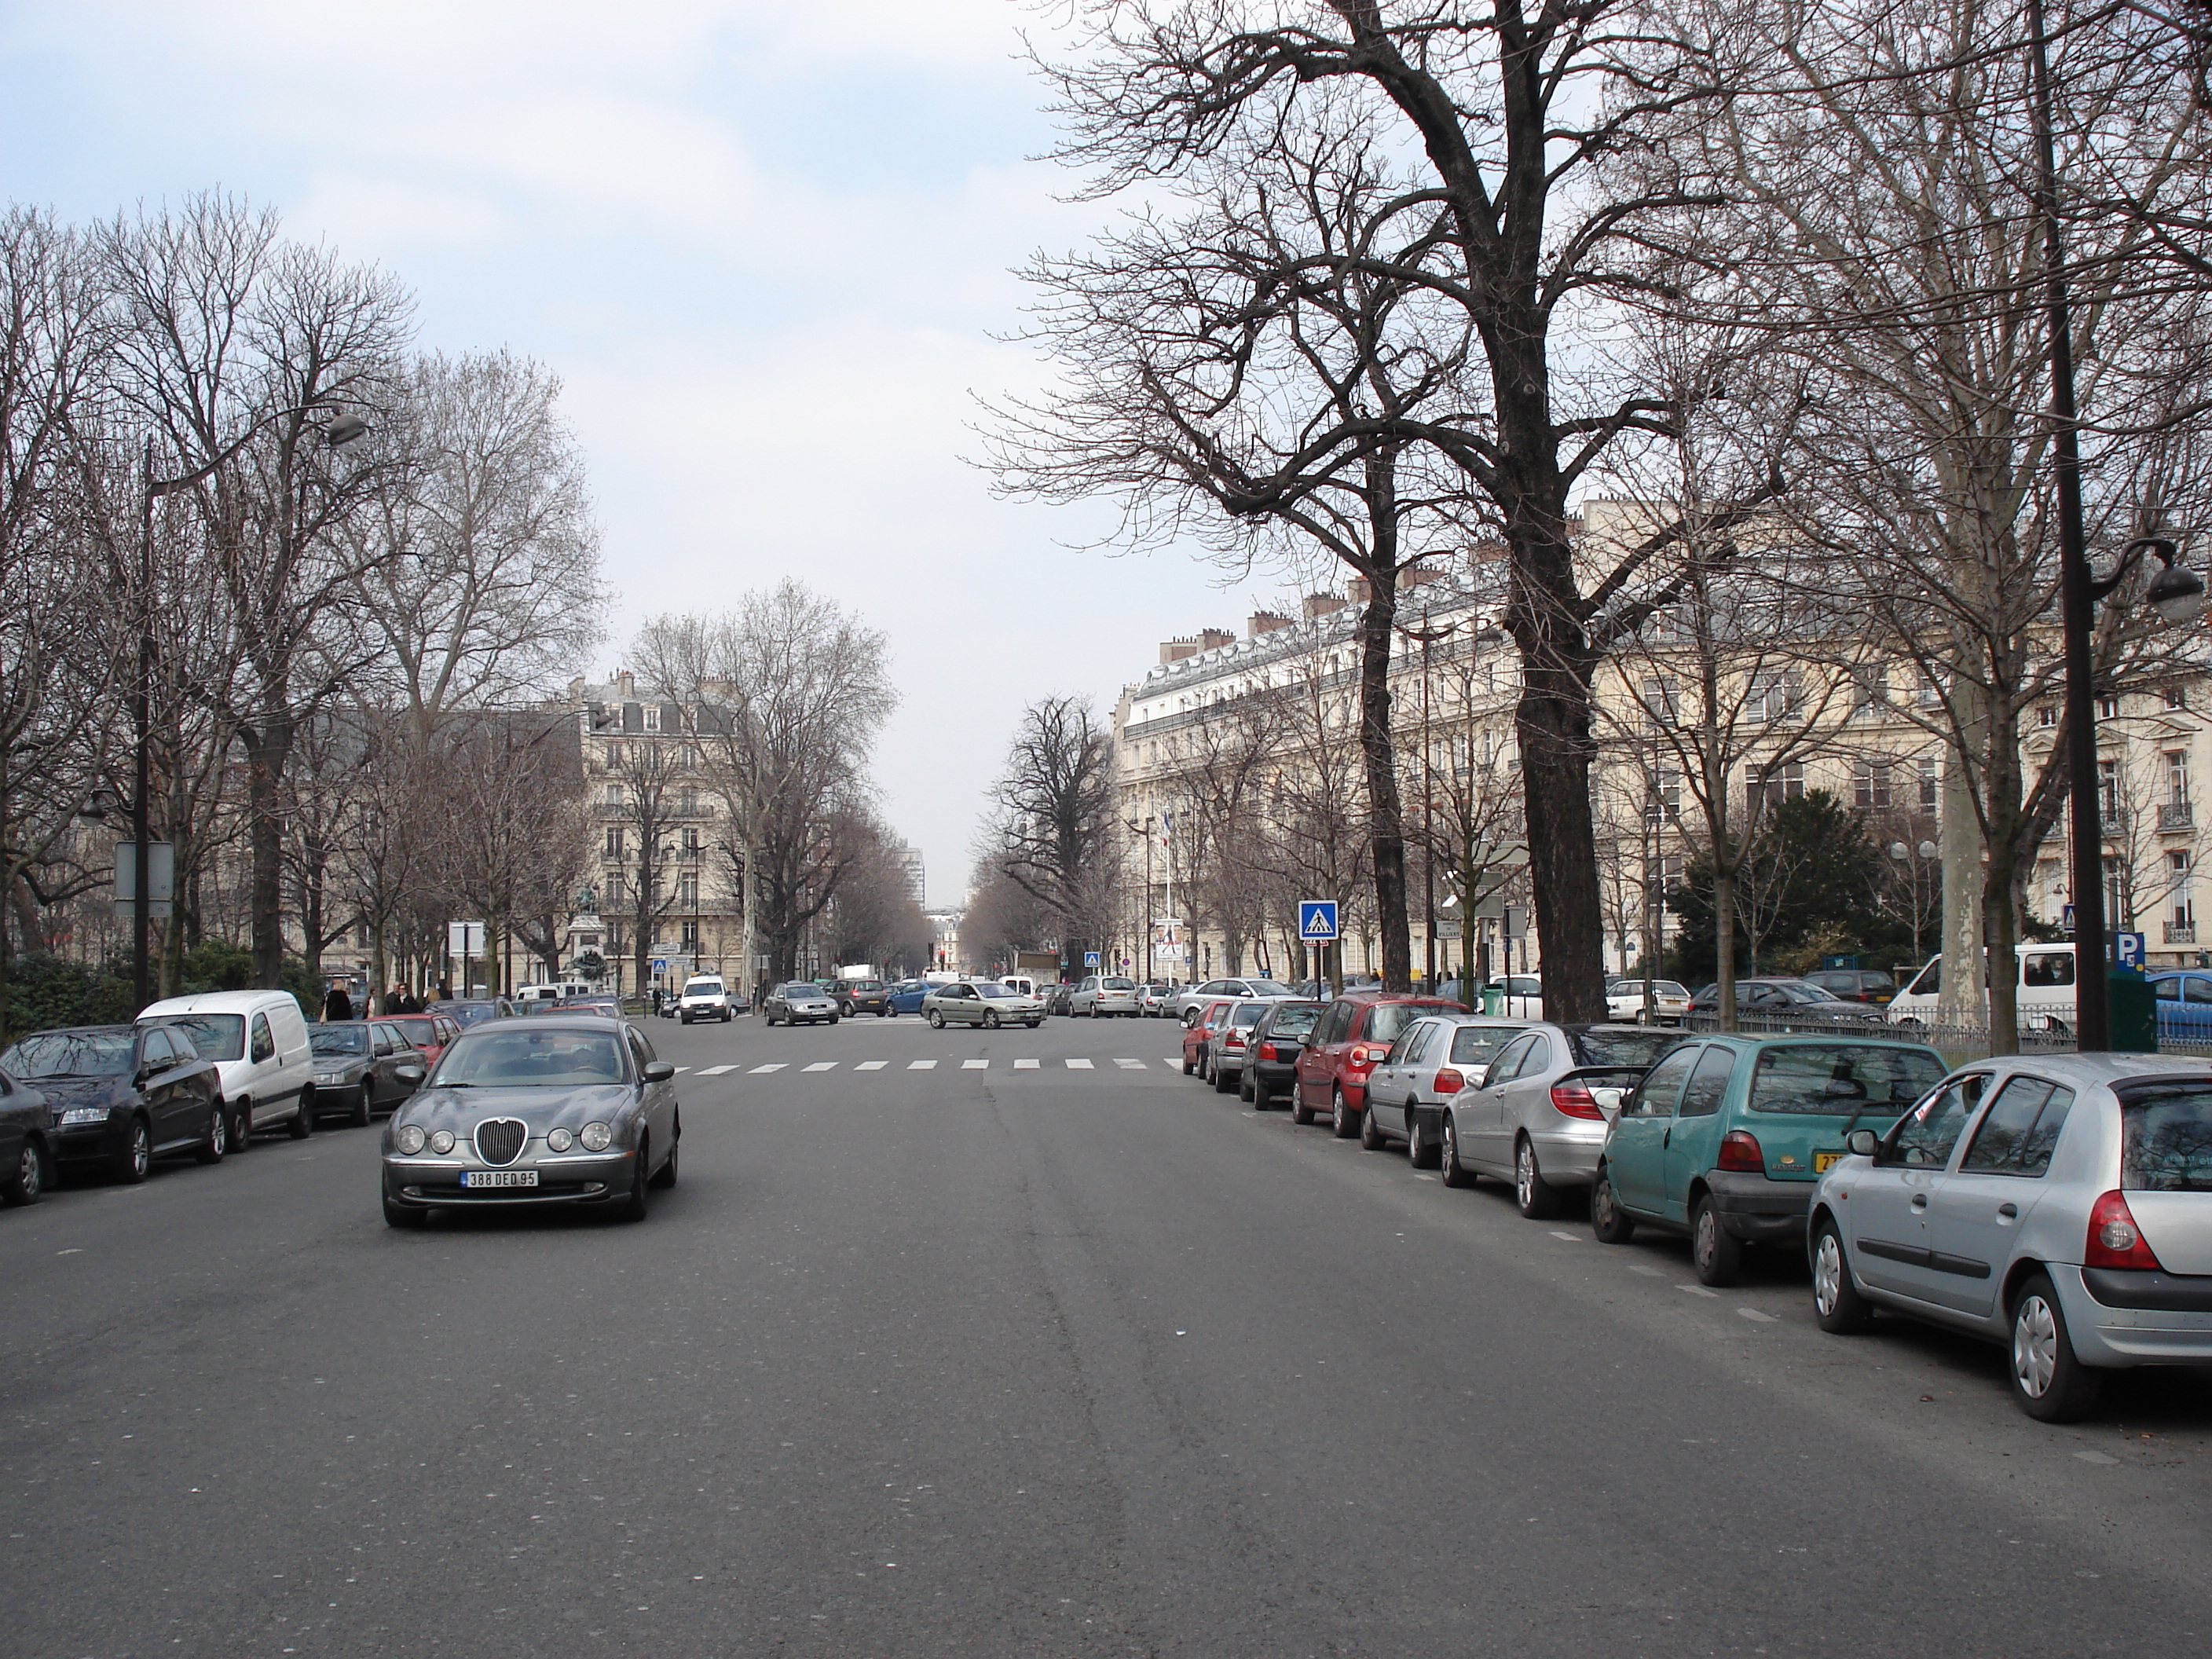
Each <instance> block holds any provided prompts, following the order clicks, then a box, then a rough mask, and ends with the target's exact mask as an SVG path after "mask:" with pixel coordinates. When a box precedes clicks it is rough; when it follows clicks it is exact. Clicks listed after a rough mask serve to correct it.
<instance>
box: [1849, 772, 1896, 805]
mask: <svg viewBox="0 0 2212 1659" xmlns="http://www.w3.org/2000/svg"><path fill="white" fill-rule="evenodd" d="M1851 805H1854V806H1856V807H1857V808H1858V809H1859V810H1860V811H1863V812H1880V811H1887V809H1888V806H1889V763H1888V762H1887V761H1871V760H1857V761H1853V762H1852V763H1851Z"/></svg>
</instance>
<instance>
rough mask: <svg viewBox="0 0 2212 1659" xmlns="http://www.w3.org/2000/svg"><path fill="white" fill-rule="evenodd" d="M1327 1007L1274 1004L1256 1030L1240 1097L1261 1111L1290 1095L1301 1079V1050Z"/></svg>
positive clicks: (1319, 1004)
mask: <svg viewBox="0 0 2212 1659" xmlns="http://www.w3.org/2000/svg"><path fill="white" fill-rule="evenodd" d="M1324 1006H1326V1005H1324V1004H1322V1003H1319V1002H1273V1003H1270V1004H1268V1005H1267V1012H1265V1013H1263V1014H1261V1016H1260V1023H1259V1024H1257V1025H1255V1026H1254V1027H1253V1028H1252V1036H1251V1048H1250V1049H1249V1051H1248V1052H1249V1055H1250V1057H1249V1059H1247V1060H1245V1062H1244V1075H1243V1077H1242V1078H1241V1079H1238V1081H1237V1098H1238V1099H1239V1100H1241V1101H1243V1103H1245V1104H1246V1105H1247V1106H1255V1107H1257V1108H1258V1109H1260V1110H1261V1111H1263V1112H1264V1111H1266V1110H1267V1109H1268V1107H1270V1106H1272V1105H1273V1104H1274V1103H1275V1097H1276V1096H1278V1095H1285V1094H1288V1093H1289V1092H1290V1091H1291V1087H1292V1085H1295V1084H1296V1083H1297V1079H1298V1050H1299V1049H1301V1048H1304V1046H1305V1041H1306V1033H1307V1032H1309V1031H1310V1030H1313V1028H1314V1021H1316V1020H1317V1019H1319V1018H1321V1011H1322V1008H1323V1007H1324Z"/></svg>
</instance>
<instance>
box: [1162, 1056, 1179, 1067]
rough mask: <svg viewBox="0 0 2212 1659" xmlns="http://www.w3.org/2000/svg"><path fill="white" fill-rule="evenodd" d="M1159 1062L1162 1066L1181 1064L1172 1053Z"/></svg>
mask: <svg viewBox="0 0 2212 1659" xmlns="http://www.w3.org/2000/svg"><path fill="white" fill-rule="evenodd" d="M1160 1064H1161V1065H1163V1066H1180V1065H1182V1060H1180V1059H1178V1058H1177V1057H1176V1056H1175V1055H1174V1054H1170V1055H1169V1056H1168V1057H1167V1058H1166V1059H1165V1060H1162V1061H1161V1062H1160Z"/></svg>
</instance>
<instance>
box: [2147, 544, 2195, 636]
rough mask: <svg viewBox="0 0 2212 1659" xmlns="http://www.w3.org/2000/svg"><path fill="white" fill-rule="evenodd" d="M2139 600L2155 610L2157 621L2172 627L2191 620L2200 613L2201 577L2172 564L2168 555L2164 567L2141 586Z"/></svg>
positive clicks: (2193, 620) (2192, 571)
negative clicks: (2141, 591)
mask: <svg viewBox="0 0 2212 1659" xmlns="http://www.w3.org/2000/svg"><path fill="white" fill-rule="evenodd" d="M2161 551H2163V550H2162V549H2161ZM2143 603H2144V604H2145V605H2148V606H2149V607H2150V608H2151V609H2152V610H2153V611H2156V612H2157V613H2158V617H2159V620H2160V621H2161V622H2165V623H2173V624H2175V625H2176V626H2179V625H2180V624H2183V623H2192V622H2195V621H2196V620H2197V617H2201V616H2203V614H2204V603H2205V600H2204V578H2203V577H2202V576H2200V575H2198V574H2197V573H2196V572H2195V571H2194V570H2190V569H2186V568H2184V567H2182V566H2180V565H2178V564H2176V563H2174V562H2172V558H2171V556H2168V558H2167V561H2166V568H2164V569H2163V570H2160V572H2159V573H2158V574H2157V575H2155V576H2154V577H2152V578H2151V580H2150V586H2148V587H2146V588H2145V589H2143Z"/></svg>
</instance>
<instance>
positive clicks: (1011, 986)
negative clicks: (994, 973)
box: [999, 974, 1037, 997]
mask: <svg viewBox="0 0 2212 1659" xmlns="http://www.w3.org/2000/svg"><path fill="white" fill-rule="evenodd" d="M999 983H1000V984H1001V985H1003V986H1005V987H1006V988H1007V989H1008V990H1009V991H1018V992H1019V993H1020V994H1022V995H1024V996H1025V997H1033V996H1035V995H1036V994H1037V990H1036V981H1035V980H1033V979H1031V978H1030V976H1029V975H1027V974H1001V975H999Z"/></svg>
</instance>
